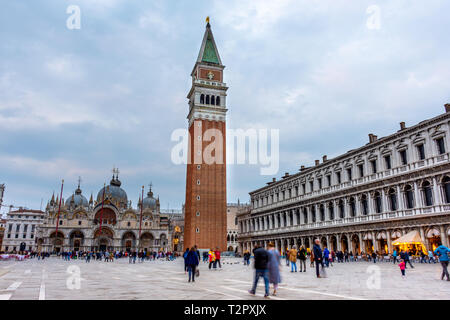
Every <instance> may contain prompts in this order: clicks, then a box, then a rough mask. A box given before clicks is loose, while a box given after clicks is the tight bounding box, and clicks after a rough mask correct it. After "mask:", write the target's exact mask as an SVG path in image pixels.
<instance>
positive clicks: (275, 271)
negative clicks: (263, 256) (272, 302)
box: [267, 242, 281, 296]
mask: <svg viewBox="0 0 450 320" xmlns="http://www.w3.org/2000/svg"><path fill="white" fill-rule="evenodd" d="M267 249H268V250H267V253H268V255H269V262H268V264H267V269H268V270H269V283H272V284H273V293H272V295H274V296H276V295H277V290H278V284H279V283H280V282H281V277H280V254H279V253H278V251H277V250H275V246H274V244H273V243H272V242H270V243H269V244H268V245H267Z"/></svg>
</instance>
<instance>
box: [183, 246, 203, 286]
mask: <svg viewBox="0 0 450 320" xmlns="http://www.w3.org/2000/svg"><path fill="white" fill-rule="evenodd" d="M185 254H186V258H185V260H184V261H185V264H186V266H187V268H188V273H189V280H188V282H191V279H192V282H195V275H196V272H197V271H196V268H197V266H198V264H199V262H200V260H199V256H198V254H197V251H196V250H195V248H194V247H192V248H191V249H190V250H189V249H187V251H186V252H185Z"/></svg>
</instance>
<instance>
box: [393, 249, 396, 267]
mask: <svg viewBox="0 0 450 320" xmlns="http://www.w3.org/2000/svg"><path fill="white" fill-rule="evenodd" d="M392 258H393V259H394V264H395V262H397V250H395V249H394V252H393V253H392Z"/></svg>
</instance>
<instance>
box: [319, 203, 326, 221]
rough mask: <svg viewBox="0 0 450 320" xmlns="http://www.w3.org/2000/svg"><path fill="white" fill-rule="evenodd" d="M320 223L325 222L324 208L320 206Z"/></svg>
mask: <svg viewBox="0 0 450 320" xmlns="http://www.w3.org/2000/svg"><path fill="white" fill-rule="evenodd" d="M320 221H325V208H324V206H323V205H321V206H320Z"/></svg>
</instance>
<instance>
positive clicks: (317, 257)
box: [313, 239, 323, 278]
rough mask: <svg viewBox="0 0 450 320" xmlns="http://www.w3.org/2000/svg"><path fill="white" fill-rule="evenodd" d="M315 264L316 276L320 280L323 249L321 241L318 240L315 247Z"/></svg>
mask: <svg viewBox="0 0 450 320" xmlns="http://www.w3.org/2000/svg"><path fill="white" fill-rule="evenodd" d="M313 255H314V262H315V263H316V275H317V278H320V269H319V268H320V266H322V267H323V257H322V249H321V248H320V240H319V239H316V241H315V244H314V246H313Z"/></svg>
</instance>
